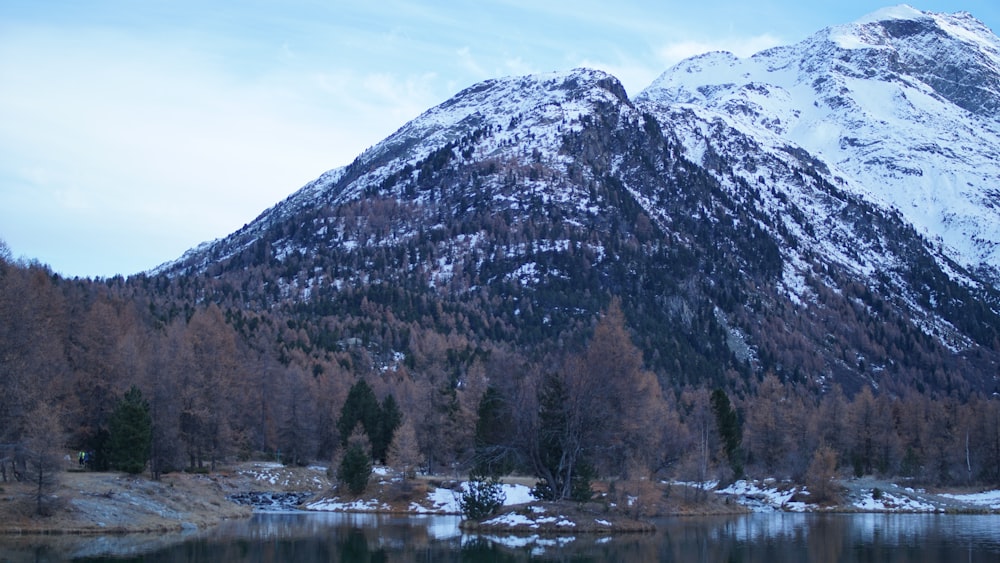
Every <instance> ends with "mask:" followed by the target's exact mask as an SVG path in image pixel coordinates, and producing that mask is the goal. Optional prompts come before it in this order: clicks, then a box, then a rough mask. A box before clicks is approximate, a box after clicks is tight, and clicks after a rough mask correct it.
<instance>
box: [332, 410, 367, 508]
mask: <svg viewBox="0 0 1000 563" xmlns="http://www.w3.org/2000/svg"><path fill="white" fill-rule="evenodd" d="M367 442H368V441H367V440H366V439H365V435H364V433H363V432H362V430H361V425H360V424H359V425H358V426H357V427H356V428H355V430H354V432H353V433H352V434H351V436H350V438H348V443H347V451H346V452H345V453H344V458H343V459H342V460H340V466H339V467H338V468H337V479H338V480H339V481H340V482H341V483H343V484H345V485H347V489H348V490H349V491H350V492H351V494H355V495H360V494H361V493H363V492H365V487H367V486H368V478H369V477H370V476H371V474H372V463H371V458H370V457H369V456H368V451H369V448H370V446H369V445H368V443H367Z"/></svg>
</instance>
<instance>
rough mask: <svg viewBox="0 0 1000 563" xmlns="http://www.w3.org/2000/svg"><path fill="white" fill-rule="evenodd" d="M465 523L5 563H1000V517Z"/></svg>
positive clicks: (180, 539)
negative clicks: (592, 530)
mask: <svg viewBox="0 0 1000 563" xmlns="http://www.w3.org/2000/svg"><path fill="white" fill-rule="evenodd" d="M458 523H459V518H458V517H448V516H389V515H373V514H335V513H316V514H313V513H309V514H300V513H292V514H257V515H255V516H254V517H253V518H252V519H250V520H247V521H241V522H231V523H228V524H224V525H222V526H219V527H217V528H213V529H212V530H209V531H205V532H200V533H195V534H188V535H183V536H182V535H177V536H172V537H169V538H163V537H156V538H154V537H152V536H135V535H132V536H106V537H91V538H86V537H68V536H67V537H0V561H65V560H78V561H107V560H114V561H140V560H141V561H152V562H158V561H164V562H166V561H171V562H174V561H254V562H260V563H265V562H270V561H307V562H308V561H361V562H378V561H525V560H528V559H544V560H551V561H692V560H694V561H761V562H766V563H775V562H782V561H819V562H824V561H946V560H955V561H958V560H961V561H990V562H993V561H998V560H1000V535H998V534H997V532H996V530H997V528H998V526H1000V517H998V516H953V515H952V516H950V515H926V514H920V515H905V514H896V515H892V514H839V515H838V514H826V515H824V514H781V513H775V514H753V515H749V516H740V517H735V516H729V517H698V518H669V519H662V520H659V521H658V522H657V531H656V532H655V533H651V534H637V535H621V536H585V535H581V536H561V537H538V536H506V535H502V534H500V535H498V534H488V535H469V534H462V533H461V531H460V530H459V528H458Z"/></svg>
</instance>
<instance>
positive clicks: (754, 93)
mask: <svg viewBox="0 0 1000 563" xmlns="http://www.w3.org/2000/svg"><path fill="white" fill-rule="evenodd" d="M915 14H916V15H915ZM886 15H888V16H891V17H890V18H889V19H879V18H868V19H874V20H876V21H873V22H869V21H867V20H866V19H864V18H863V19H862V20H860V21H861V22H862V23H855V24H849V25H848V26H840V27H835V28H828V29H827V30H825V31H822V32H820V33H818V34H816V35H814V36H813V37H812V38H810V39H807V40H805V41H804V42H802V43H800V44H799V46H792V47H777V48H774V49H770V50H768V51H764V52H762V53H759V54H758V55H755V56H754V57H751V58H749V59H736V58H735V57H733V56H732V55H728V54H718V53H717V54H708V55H703V56H701V57H696V58H693V59H689V60H688V61H684V62H682V63H679V64H678V65H676V66H675V67H673V68H672V69H670V70H668V71H667V72H666V73H664V75H662V76H661V77H660V78H659V79H657V81H655V82H654V83H653V84H652V85H651V86H650V87H649V88H647V89H646V90H644V91H643V92H641V93H640V94H639V95H637V96H635V97H634V98H629V97H628V96H627V94H626V92H625V90H624V88H623V87H622V86H621V84H620V82H618V80H617V79H615V78H614V77H613V76H611V75H609V74H607V73H604V72H601V71H594V70H589V69H575V70H572V71H567V72H559V73H549V74H542V75H532V76H527V77H510V78H503V79H494V80H489V81H486V82H483V83H480V84H477V85H473V86H471V87H469V88H467V89H465V90H463V91H462V92H459V93H458V94H456V96H454V97H453V98H451V99H450V100H448V101H446V102H444V103H442V104H440V105H438V106H435V107H434V108H431V109H429V110H428V111H426V112H424V113H423V114H422V115H421V116H419V117H417V118H416V119H414V120H412V121H411V122H409V123H407V124H405V125H404V126H402V127H401V128H400V129H399V130H398V131H397V132H396V133H394V134H393V135H390V136H389V137H388V138H387V139H386V140H384V141H383V142H381V143H378V144H376V145H375V146H373V147H372V148H370V149H368V150H367V151H365V152H364V153H362V154H361V155H359V156H358V158H357V159H355V161H354V162H353V163H352V164H350V165H348V166H346V167H343V168H339V169H334V170H331V171H329V172H327V173H325V174H324V175H322V176H320V178H318V179H317V180H315V181H314V182H312V183H310V184H308V185H307V186H305V187H304V188H302V189H301V190H299V191H297V192H295V193H294V194H292V195H290V196H289V197H288V198H286V200H285V201H284V202H282V203H280V204H278V205H276V206H274V207H272V208H271V209H269V210H267V211H265V212H264V213H263V214H261V215H260V216H259V217H258V218H257V219H256V220H255V221H253V222H251V223H249V224H248V225H247V226H245V227H244V228H243V229H241V230H240V231H237V232H236V233H234V234H233V235H230V236H229V237H226V238H224V239H220V240H219V241H215V242H214V243H210V244H208V245H205V246H203V247H200V248H199V249H196V250H193V251H192V252H190V253H188V254H186V255H185V257H182V258H181V259H180V260H178V261H176V262H174V263H169V264H166V265H164V266H161V267H160V268H159V269H157V270H156V272H154V273H155V274H164V275H166V276H168V277H171V278H179V277H188V278H192V277H193V278H199V279H201V280H202V281H200V282H198V283H199V284H201V288H200V289H199V292H200V297H201V298H206V299H210V300H217V301H218V300H224V299H230V300H231V299H233V295H237V296H238V297H239V300H240V301H239V303H240V306H241V307H249V308H250V309H257V310H276V309H286V310H288V311H294V312H295V313H294V314H295V315H296V316H297V317H298V318H305V319H313V320H311V321H309V322H323V321H322V319H324V318H326V317H328V316H329V315H331V314H344V313H346V312H348V311H350V312H351V314H358V315H362V314H363V312H364V310H365V307H367V306H370V305H372V304H375V303H378V304H379V306H380V307H385V308H386V309H389V310H391V311H392V312H393V313H394V316H395V317H396V318H397V319H398V320H401V321H405V322H411V323H425V322H426V321H427V319H428V317H426V316H425V314H424V313H419V312H417V311H418V310H422V307H423V306H421V307H418V309H416V310H413V311H409V309H408V308H409V307H411V306H412V304H413V303H417V302H421V303H422V302H424V301H427V300H433V301H435V302H438V303H440V304H442V305H443V306H446V307H449V308H450V310H453V311H456V313H455V314H456V315H457V316H458V318H461V319H465V320H464V321H463V322H464V324H463V325H462V326H456V327H453V328H449V329H448V330H456V331H464V333H465V334H467V335H468V336H469V337H471V338H473V339H475V340H476V341H479V342H484V343H485V342H513V343H515V344H516V345H518V346H527V347H528V348H532V347H539V346H541V347H546V346H548V347H551V346H559V345H560V344H559V343H560V342H565V341H566V339H573V338H575V337H574V336H572V335H574V334H579V333H580V331H585V330H586V327H587V326H589V323H590V322H591V320H592V319H593V318H594V316H595V315H597V314H598V313H599V311H601V310H602V309H603V308H604V307H605V306H606V305H607V303H608V302H609V300H611V299H612V298H621V299H622V301H623V303H622V305H623V309H624V310H625V313H626V315H627V317H628V319H629V323H630V325H631V328H632V330H633V336H634V338H636V339H637V340H638V343H639V345H640V347H641V348H642V350H643V353H644V357H645V361H646V362H647V364H648V365H650V366H652V367H653V368H654V369H655V370H656V371H657V372H658V375H659V376H660V378H661V380H662V381H664V382H666V381H670V382H672V385H674V386H677V385H683V384H685V383H695V382H704V381H717V382H718V383H719V384H720V385H729V386H732V385H737V386H739V385H748V384H749V383H748V382H749V381H750V380H751V379H752V378H753V377H754V376H755V375H756V376H758V377H759V376H760V375H762V374H764V373H778V374H779V375H780V376H781V377H782V378H787V379H789V380H802V381H806V382H808V383H809V384H810V385H813V386H816V387H817V388H819V389H823V388H826V387H828V386H829V385H830V384H832V383H837V384H840V385H842V386H843V387H844V388H845V389H851V390H856V389H858V388H860V387H861V386H863V385H865V384H871V385H875V386H878V385H882V386H890V387H892V386H894V385H895V386H900V387H899V388H906V387H908V386H913V385H916V386H924V387H927V386H930V387H934V388H942V387H941V386H942V385H943V383H942V382H943V381H944V378H943V376H942V375H940V374H943V373H953V372H954V373H957V372H962V374H963V375H962V381H963V383H961V386H965V387H966V388H967V389H979V390H986V389H991V388H995V387H996V385H997V383H996V375H995V369H994V367H995V365H996V362H997V361H998V336H997V335H998V333H1000V320H998V319H1000V316H998V313H997V307H998V304H1000V294H998V289H997V286H996V283H997V279H998V277H997V275H996V272H997V264H996V262H995V258H996V257H997V256H1000V254H998V252H1000V251H998V250H997V248H998V243H1000V232H998V231H997V229H1000V227H998V226H997V225H1000V221H996V222H991V219H992V218H993V217H994V216H995V215H996V214H997V213H998V212H997V210H996V209H995V208H994V207H991V205H992V204H991V203H990V202H991V201H992V199H991V198H993V199H995V196H994V195H991V193H992V192H990V191H989V189H987V188H984V187H983V186H984V185H985V184H983V182H987V181H988V180H989V179H990V178H1000V169H998V168H997V167H996V166H995V165H992V166H991V167H985V163H988V162H991V161H990V154H991V153H990V151H991V150H992V149H991V148H990V147H993V146H996V147H998V150H1000V135H995V131H993V130H992V129H978V130H976V128H975V127H973V126H974V125H976V124H980V123H982V122H985V118H983V117H981V116H979V115H978V114H974V113H972V112H970V111H967V110H965V109H962V108H959V107H958V106H957V105H956V104H954V103H952V102H950V101H948V100H947V99H946V98H945V97H944V95H942V94H934V92H933V88H932V87H931V86H928V85H927V84H925V83H924V82H921V81H919V80H917V79H916V78H914V77H912V76H910V75H905V74H901V73H900V72H898V71H899V70H900V69H901V68H902V67H901V66H899V61H900V60H901V59H900V57H899V56H898V53H899V51H900V49H899V47H898V46H897V47H893V48H894V49H896V51H892V52H895V53H897V54H896V55H892V52H889V49H887V48H885V47H878V48H875V49H870V48H867V47H861V48H858V49H854V48H853V47H857V46H858V45H859V44H861V41H860V39H858V41H849V40H848V37H854V38H856V39H857V38H858V37H859V36H858V35H857V33H861V32H864V33H865V34H868V35H871V36H872V37H877V38H879V40H886V41H890V40H891V41H896V40H897V39H899V37H897V36H900V37H902V40H904V41H910V42H912V41H913V38H914V37H923V36H927V35H928V34H930V35H929V36H936V35H937V34H939V33H940V32H941V30H942V29H943V28H942V27H941V26H940V25H939V24H938V23H936V22H938V21H939V20H941V18H944V19H943V20H941V21H946V23H947V22H950V23H948V25H951V26H952V27H955V28H956V29H964V30H966V31H969V30H970V29H972V30H973V31H974V30H975V29H978V28H976V27H975V25H974V24H973V23H971V22H974V21H975V20H974V19H972V18H971V17H966V16H948V17H944V16H933V15H928V14H927V13H925V12H918V11H915V10H912V9H906V8H896V9H893V10H889V11H888V12H884V13H883V16H886ZM883 16H880V17H883ZM900 16H907V17H900ZM907 18H908V19H907ZM935 18H937V19H935ZM948 18H951V19H948ZM886 22H890V23H888V24H887V23H886ZM900 22H904V23H903V24H900ZM905 22H915V23H916V24H919V25H917V26H916V27H907V25H908V24H905ZM956 22H957V23H956ZM932 24H933V25H932ZM959 24H961V25H959ZM901 25H902V27H900V26H901ZM980 25H981V24H980ZM848 30H853V31H851V33H855V35H847V34H846V32H847V31H848ZM969 33H971V31H970V32H969ZM922 34H923V35H922ZM868 35H866V37H868ZM946 35H947V34H946ZM832 36H835V37H836V38H837V40H838V41H840V42H841V43H845V44H849V46H851V47H852V49H844V48H842V46H838V44H837V42H836V41H833V40H831V37H832ZM947 37H948V38H951V39H955V35H954V34H952V35H947ZM951 39H949V41H950V42H949V41H945V43H947V44H948V45H953V44H954V41H951ZM959 39H960V38H959ZM995 39H996V38H995V37H994V38H993V39H991V41H993V42H994V43H998V42H997V41H995ZM955 40H957V39H955ZM856 43H857V44H858V45H856ZM906 48H907V49H910V50H912V48H910V47H906ZM904 50H905V49H904ZM855 51H857V52H855ZM887 52H889V54H888V55H887ZM903 58H905V57H903ZM940 58H941V57H938V59H940ZM963 60H964V61H966V62H968V63H969V64H974V63H975V64H978V63H976V61H977V60H978V59H976V60H972V62H969V61H970V59H969V58H968V57H966V58H964V59H963ZM980 62H981V61H980ZM875 63H878V64H875ZM879 64H881V65H882V66H878V65H879ZM733 69H737V70H735V71H734V70H733ZM740 69H744V70H747V71H746V72H740ZM975 69H976V72H979V71H980V70H981V71H983V72H986V71H989V72H994V69H992V68H990V67H989V65H986V66H984V65H979V66H976V67H975ZM755 72H756V73H758V74H759V75H760V76H759V77H758V76H757V74H754V73H755ZM734 73H735V74H736V75H737V78H740V80H731V78H732V76H733V74H734ZM782 73H783V74H782ZM775 76H777V77H778V78H781V79H782V80H778V79H774V80H766V79H771V78H774V77H775ZM984 76H986V79H985V80H986V82H984V83H986V84H992V82H990V80H992V78H991V77H993V76H996V77H1000V74H989V73H987V74H986V75H984ZM873 84H874V85H875V86H872V85H873ZM838 85H839V86H838ZM873 92H874V93H875V94H878V96H875V95H874V94H872V93H873ZM897 94H899V95H897ZM985 95H986V98H987V99H991V98H990V95H991V94H990V93H989V92H987V94H985ZM803 96H806V97H805V98H804V99H806V100H809V101H811V103H806V104H803V103H802V101H801V99H802V98H803ZM886 96H888V98H886ZM886 99H888V100H890V101H894V105H892V106H891V107H888V109H886V108H885V107H883V106H882V105H880V103H874V104H873V103H872V100H875V101H876V102H882V101H885V100H886ZM914 100H916V102H914ZM917 102H919V103H917ZM983 107H986V106H983ZM941 108H948V111H947V112H945V114H944V117H940V116H937V117H936V116H935V111H932V110H941ZM894 112H895V113H894ZM897 114H898V115H897ZM889 118H892V120H890V119H889ZM893 120H894V121H893ZM945 123H949V124H950V123H959V124H960V125H961V127H958V128H955V127H950V128H945V127H944V125H943V124H945ZM797 128H798V129H797ZM973 130H976V131H977V132H976V133H975V134H970V135H971V137H963V139H973V140H974V141H976V142H975V143H974V142H973V141H968V140H966V141H965V145H968V146H957V147H954V148H951V146H950V145H948V144H947V143H946V141H948V139H947V137H946V135H947V134H956V135H957V134H959V133H961V132H968V131H973ZM997 131H1000V127H997ZM903 133H905V135H903ZM976 135H979V136H978V137H977V136H976ZM994 137H995V139H994ZM817 139H819V140H817ZM900 139H902V140H900ZM820 141H822V142H820ZM994 141H995V142H994ZM973 145H975V147H980V148H982V147H986V149H985V150H976V149H975V147H974V146H973ZM932 147H933V148H934V150H933V151H931V150H930V148H932ZM841 157H843V158H841ZM952 165H954V166H955V170H958V173H956V174H957V175H958V176H959V177H960V179H961V180H962V181H966V183H970V184H972V188H975V189H971V188H970V189H969V190H964V191H963V190H962V189H959V188H955V189H953V190H951V192H950V193H945V194H942V193H939V192H941V191H942V190H935V189H932V188H934V187H935V186H936V185H937V184H935V183H934V182H937V180H933V179H931V177H932V176H934V174H935V173H937V172H938V171H940V170H947V169H949V168H948V167H949V166H952ZM914 170H919V172H914ZM973 171H975V172H977V173H978V174H980V179H978V180H976V179H975V178H974V176H973ZM939 176H940V175H938V176H934V178H938V177H939ZM982 177H985V179H982ZM866 178H867V180H866ZM869 180H870V181H869ZM973 180H975V181H973ZM921 182H923V183H921ZM956 183H957V181H956V182H952V185H954V184H956ZM881 184H884V185H885V186H887V188H886V189H885V190H882V191H879V190H876V189H875V188H876V187H878V185H881ZM912 186H917V188H919V189H917V190H913V189H911V188H912ZM914 194H916V196H919V197H915V196H914ZM977 198H978V199H977ZM986 204H989V205H986ZM941 207H943V208H944V210H943V211H940V212H938V214H937V215H935V214H934V213H933V210H934V209H938V208H941ZM914 210H916V211H914ZM925 210H931V211H932V213H930V214H928V215H927V217H929V218H927V217H924V220H923V221H920V220H919V219H921V217H922V215H921V212H923V211H925ZM941 214H943V217H945V218H949V219H948V221H945V220H944V219H942V215H941ZM970 225H975V226H976V229H975V230H974V231H971V227H970ZM938 227H941V228H940V229H939V230H935V229H937V228H938ZM945 227H955V228H945ZM963 229H964V231H963ZM969 232H971V235H969V234H968V233H969ZM980 239H982V240H983V241H985V242H986V243H987V244H985V245H980V244H977V243H978V241H980ZM366 303H367V304H368V305H365V304H366ZM338 312H339V313H338ZM435 330H441V327H437V328H435ZM377 345H378V346H380V347H382V350H383V353H384V354H385V355H386V357H391V356H393V354H396V353H398V354H402V355H403V356H405V355H406V351H405V350H400V349H398V348H396V346H399V345H400V343H396V344H392V343H389V342H386V341H382V342H380V343H377ZM402 346H403V347H405V343H403V344H402ZM739 381H743V383H739ZM947 381H948V382H949V383H948V384H947V385H948V386H952V385H954V383H951V376H949V377H948V378H947Z"/></svg>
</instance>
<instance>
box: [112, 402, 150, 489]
mask: <svg viewBox="0 0 1000 563" xmlns="http://www.w3.org/2000/svg"><path fill="white" fill-rule="evenodd" d="M109 430H110V434H111V435H110V437H109V439H108V457H109V461H110V462H111V466H112V467H113V468H115V469H119V470H121V471H125V472H127V473H133V474H135V473H141V472H142V471H143V469H145V468H146V461H147V460H148V459H149V448H150V444H151V441H152V436H153V424H152V419H151V418H150V416H149V403H148V402H146V400H145V399H143V398H142V392H141V391H139V388H138V387H136V386H134V385H133V386H132V387H131V388H130V389H129V390H128V392H127V393H125V396H124V397H122V398H121V400H119V401H118V404H117V405H116V406H115V410H114V412H113V413H112V414H111V420H110V428H109Z"/></svg>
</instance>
